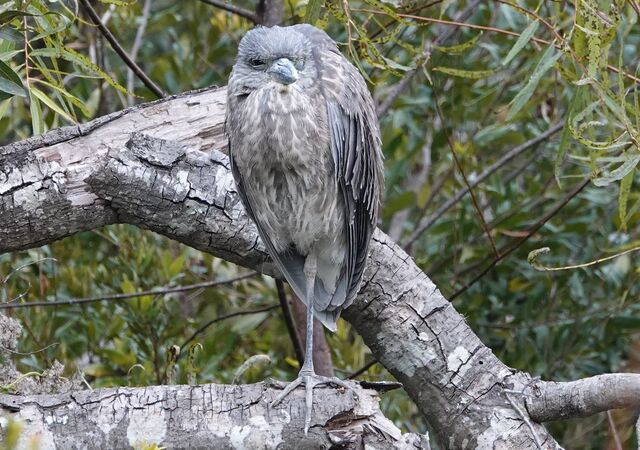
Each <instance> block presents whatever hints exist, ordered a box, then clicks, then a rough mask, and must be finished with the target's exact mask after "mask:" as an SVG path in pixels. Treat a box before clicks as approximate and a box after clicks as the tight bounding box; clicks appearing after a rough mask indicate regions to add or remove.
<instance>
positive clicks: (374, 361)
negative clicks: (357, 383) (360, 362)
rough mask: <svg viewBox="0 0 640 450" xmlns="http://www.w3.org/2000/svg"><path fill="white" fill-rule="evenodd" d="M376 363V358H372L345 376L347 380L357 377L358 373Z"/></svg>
mask: <svg viewBox="0 0 640 450" xmlns="http://www.w3.org/2000/svg"><path fill="white" fill-rule="evenodd" d="M376 364H378V360H377V359H372V360H371V361H369V362H368V363H366V364H365V365H364V366H362V367H360V368H359V369H358V370H356V371H355V372H351V373H350V374H349V375H347V377H346V378H347V380H353V379H354V378H357V377H359V376H360V375H362V374H363V373H365V372H366V371H367V370H369V369H371V368H372V367H373V366H375V365H376Z"/></svg>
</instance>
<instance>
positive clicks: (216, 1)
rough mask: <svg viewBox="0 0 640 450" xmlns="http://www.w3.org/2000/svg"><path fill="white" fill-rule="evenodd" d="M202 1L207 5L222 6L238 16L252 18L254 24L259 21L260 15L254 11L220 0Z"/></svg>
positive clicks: (221, 7)
mask: <svg viewBox="0 0 640 450" xmlns="http://www.w3.org/2000/svg"><path fill="white" fill-rule="evenodd" d="M200 1H201V2H202V3H206V4H207V5H211V6H215V7H216V8H220V9H222V10H224V11H227V12H230V13H233V14H235V15H237V16H240V17H244V18H245V19H248V20H250V21H251V22H253V23H254V24H257V23H258V16H257V15H256V14H254V13H253V12H252V11H249V10H248V9H244V8H240V7H239V6H234V5H231V4H229V3H225V2H223V1H220V0H200Z"/></svg>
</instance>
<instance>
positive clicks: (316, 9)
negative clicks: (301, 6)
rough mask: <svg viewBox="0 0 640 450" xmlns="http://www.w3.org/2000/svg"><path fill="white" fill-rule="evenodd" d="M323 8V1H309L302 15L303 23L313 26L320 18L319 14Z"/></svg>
mask: <svg viewBox="0 0 640 450" xmlns="http://www.w3.org/2000/svg"><path fill="white" fill-rule="evenodd" d="M323 6H324V1H323V0H309V3H307V10H306V11H305V13H304V21H305V22H306V23H310V24H312V25H314V24H315V23H316V22H317V21H318V19H319V18H320V12H321V11H322V7H323Z"/></svg>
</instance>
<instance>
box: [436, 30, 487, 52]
mask: <svg viewBox="0 0 640 450" xmlns="http://www.w3.org/2000/svg"><path fill="white" fill-rule="evenodd" d="M480 37H482V32H480V33H479V34H477V35H475V36H474V37H472V38H471V39H469V40H468V41H466V42H462V43H460V44H457V45H452V46H450V47H443V46H440V45H436V46H435V49H436V50H438V51H441V52H442V53H447V54H450V55H458V54H460V53H464V52H466V51H467V50H469V49H471V48H473V47H475V45H476V43H477V42H478V39H480Z"/></svg>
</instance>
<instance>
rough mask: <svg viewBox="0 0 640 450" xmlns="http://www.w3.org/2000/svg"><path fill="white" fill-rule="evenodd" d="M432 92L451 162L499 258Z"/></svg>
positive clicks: (438, 104)
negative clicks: (458, 173) (456, 169)
mask: <svg viewBox="0 0 640 450" xmlns="http://www.w3.org/2000/svg"><path fill="white" fill-rule="evenodd" d="M433 92H434V96H435V98H434V102H433V103H434V105H435V108H436V112H437V113H438V117H439V118H440V123H441V124H442V131H443V132H444V134H445V136H446V138H447V144H449V150H451V156H453V160H454V162H455V164H456V167H457V168H458V172H460V175H461V176H462V180H463V181H464V184H465V186H466V187H467V191H468V192H469V194H471V201H472V202H473V207H474V208H475V210H476V213H477V214H478V217H479V218H480V225H482V229H483V230H484V232H485V234H486V235H487V238H489V243H491V249H492V250H493V253H494V255H496V258H499V257H500V253H499V252H498V249H497V248H496V243H495V241H494V240H493V236H491V231H489V227H488V226H487V221H486V220H485V219H484V214H482V210H481V209H480V206H479V205H478V200H477V199H476V195H475V194H474V193H473V188H472V187H471V184H469V180H468V179H467V175H466V174H465V173H464V170H463V169H462V164H461V163H460V159H458V155H457V154H456V149H455V146H454V145H453V141H452V140H451V135H450V134H449V133H448V132H447V126H446V124H445V121H444V115H443V114H442V110H441V109H440V103H439V102H438V98H437V96H436V91H435V89H434V91H433Z"/></svg>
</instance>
